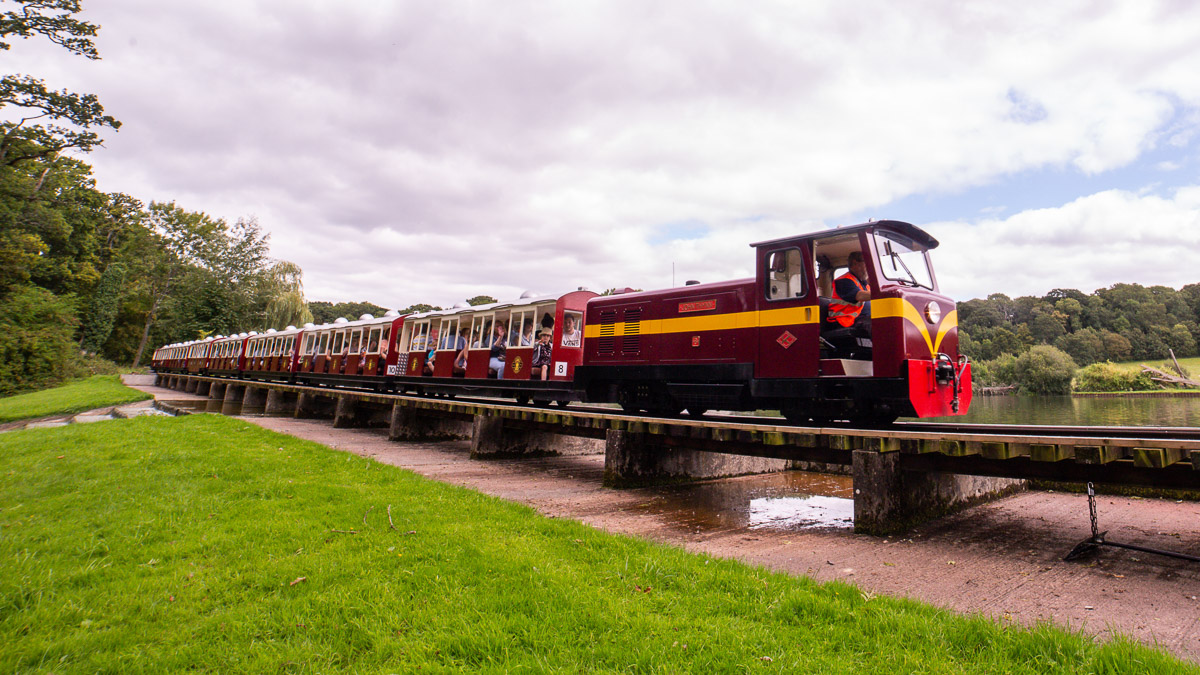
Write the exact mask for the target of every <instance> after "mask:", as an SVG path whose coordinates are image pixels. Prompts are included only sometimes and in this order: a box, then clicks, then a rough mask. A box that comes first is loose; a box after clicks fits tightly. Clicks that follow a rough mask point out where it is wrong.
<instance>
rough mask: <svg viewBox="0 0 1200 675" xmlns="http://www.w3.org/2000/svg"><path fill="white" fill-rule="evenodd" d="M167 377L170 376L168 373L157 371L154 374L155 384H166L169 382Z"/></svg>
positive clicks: (158, 385)
mask: <svg viewBox="0 0 1200 675" xmlns="http://www.w3.org/2000/svg"><path fill="white" fill-rule="evenodd" d="M167 379H168V378H167V376H166V375H163V374H162V373H155V374H154V386H156V387H162V386H165V385H166V383H167Z"/></svg>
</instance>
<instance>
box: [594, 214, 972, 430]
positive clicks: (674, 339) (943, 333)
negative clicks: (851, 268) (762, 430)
mask: <svg viewBox="0 0 1200 675" xmlns="http://www.w3.org/2000/svg"><path fill="white" fill-rule="evenodd" d="M937 245H938V243H937V240H935V239H934V238H933V237H931V236H929V235H928V234H927V233H925V232H924V231H922V230H920V229H919V228H917V227H915V226H913V225H910V224H908V223H902V222H899V221H878V222H872V223H866V224H863V225H856V226H852V227H842V228H838V229H834V230H823V231H821V232H816V233H812V234H806V235H802V236H796V237H787V238H784V239H775V240H772V241H764V242H759V243H757V244H753V245H752V246H753V248H754V249H755V259H756V263H757V264H756V274H755V276H754V277H753V278H750V279H741V280H737V281H726V282H718V283H710V284H700V285H693V286H685V287H683V288H672V289H669V290H663V291H651V292H645V293H629V294H620V295H616V296H611V297H604V298H597V299H595V300H593V301H591V302H590V303H588V311H587V323H586V328H585V337H586V338H587V342H586V345H587V347H586V349H585V353H584V365H583V366H582V367H580V368H578V369H576V386H577V387H578V388H579V389H581V390H582V391H584V392H585V394H586V398H587V400H593V401H616V402H619V403H620V404H621V406H622V407H623V408H625V409H627V410H635V409H641V410H646V411H649V412H651V413H655V414H673V413H677V412H679V411H680V410H681V409H686V410H687V411H688V412H689V413H690V414H693V415H700V414H703V413H704V412H705V411H706V410H709V409H714V408H719V409H722V410H759V409H774V410H780V411H781V412H782V413H783V414H784V416H785V417H787V418H788V419H789V420H791V421H794V422H805V421H809V420H812V421H817V422H821V421H825V420H830V419H851V420H855V421H860V422H890V421H892V420H894V419H896V418H897V417H901V416H911V417H935V416H943V415H956V414H964V413H965V412H966V409H967V407H968V406H969V404H970V397H971V384H970V378H971V373H970V365H969V364H968V363H967V361H966V359H965V358H962V357H960V356H959V354H958V330H957V327H958V321H957V313H956V311H955V306H954V301H953V300H951V299H950V298H948V297H946V296H944V295H941V294H939V293H938V288H937V282H936V280H935V277H934V275H933V268H932V266H931V265H930V263H929V257H928V251H929V250H930V249H932V248H934V247H936V246H937ZM853 253H858V254H859V255H861V257H862V260H863V262H864V263H865V271H866V275H867V283H866V284H864V286H866V287H869V288H868V290H869V294H870V301H869V304H868V305H867V306H866V307H864V309H865V310H866V311H864V312H862V314H863V316H860V317H859V318H858V320H855V321H852V322H850V323H851V325H849V326H843V325H842V323H840V322H837V321H831V320H830V316H829V315H830V308H831V306H833V307H837V306H838V305H839V304H842V303H843V302H844V301H842V300H840V299H838V298H836V297H835V295H834V291H833V281H834V279H835V277H837V276H839V271H840V270H845V269H846V268H847V265H848V261H849V259H850V258H851V255H852V254H853ZM868 315H869V320H868V318H867V316H868Z"/></svg>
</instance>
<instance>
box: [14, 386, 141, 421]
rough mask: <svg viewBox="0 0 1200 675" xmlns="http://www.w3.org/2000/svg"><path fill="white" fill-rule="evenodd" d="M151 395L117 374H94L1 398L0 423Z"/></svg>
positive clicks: (106, 404) (117, 403)
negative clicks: (85, 377) (125, 383)
mask: <svg viewBox="0 0 1200 675" xmlns="http://www.w3.org/2000/svg"><path fill="white" fill-rule="evenodd" d="M148 398H150V395H149V394H144V393H142V392H140V391H137V390H136V389H130V388H129V387H126V386H125V385H123V384H121V379H120V378H119V377H117V376H116V375H94V376H92V377H89V378H87V379H86V380H79V381H76V382H71V383H69V384H64V385H62V386H61V387H54V388H53V389H43V390H42V391H35V392H32V393H28V394H19V395H17V396H9V397H7V398H0V422H12V421H13V420H22V419H29V418H32V417H45V416H47V415H58V414H65V413H76V412H81V411H84V410H92V409H94V408H103V407H105V406H110V405H120V404H122V403H133V402H134V401H144V400H146V399H148Z"/></svg>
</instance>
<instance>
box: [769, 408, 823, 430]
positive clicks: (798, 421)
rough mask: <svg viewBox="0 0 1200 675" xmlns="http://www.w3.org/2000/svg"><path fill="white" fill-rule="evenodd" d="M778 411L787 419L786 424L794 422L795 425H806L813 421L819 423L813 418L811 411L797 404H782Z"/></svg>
mask: <svg viewBox="0 0 1200 675" xmlns="http://www.w3.org/2000/svg"><path fill="white" fill-rule="evenodd" d="M779 412H780V413H781V414H782V415H783V417H784V419H786V420H787V421H788V424H794V425H796V426H808V425H810V424H813V423H814V422H815V423H817V424H819V423H820V422H819V421H817V420H815V419H814V418H813V416H812V412H811V411H809V410H806V409H805V408H804V407H803V406H801V405H798V404H793V405H784V406H782V407H780V409H779Z"/></svg>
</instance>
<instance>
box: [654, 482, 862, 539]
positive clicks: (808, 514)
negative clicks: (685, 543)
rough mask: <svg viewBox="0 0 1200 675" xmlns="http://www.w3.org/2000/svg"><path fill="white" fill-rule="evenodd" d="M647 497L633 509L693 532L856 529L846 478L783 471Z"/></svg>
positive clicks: (668, 490) (678, 488)
mask: <svg viewBox="0 0 1200 675" xmlns="http://www.w3.org/2000/svg"><path fill="white" fill-rule="evenodd" d="M648 492H652V493H653V497H652V498H651V499H650V500H649V501H646V502H643V503H641V504H638V505H637V506H636V507H635V508H637V509H640V510H644V511H645V512H648V513H653V514H656V515H661V516H664V517H665V518H666V519H667V520H669V521H671V522H672V523H674V524H675V525H678V526H679V527H681V528H685V529H688V530H693V531H696V532H712V531H717V530H728V529H752V530H805V529H850V528H853V527H854V499H853V494H854V492H853V486H852V479H851V477H850V476H841V475H835V474H826V473H810V472H806V471H786V472H782V473H773V474H764V475H760V476H746V477H742V478H730V479H725V480H720V481H712V482H706V483H697V484H692V485H681V486H673V487H664V488H653V489H651V490H648Z"/></svg>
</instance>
